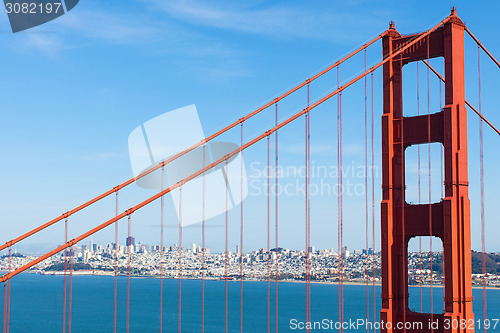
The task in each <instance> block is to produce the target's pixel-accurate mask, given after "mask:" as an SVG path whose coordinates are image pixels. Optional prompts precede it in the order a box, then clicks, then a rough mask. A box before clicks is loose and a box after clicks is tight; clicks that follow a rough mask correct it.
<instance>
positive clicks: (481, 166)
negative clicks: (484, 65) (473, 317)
mask: <svg viewBox="0 0 500 333" xmlns="http://www.w3.org/2000/svg"><path fill="white" fill-rule="evenodd" d="M477 71H478V99H479V101H478V103H479V104H478V107H479V113H481V48H480V47H479V46H478V47H477ZM483 160H484V155H483V119H481V118H479V177H480V184H481V251H482V264H483V265H482V273H483V281H482V282H483V330H484V332H485V333H486V331H487V329H486V325H485V322H486V319H487V318H488V317H487V315H486V310H487V308H486V244H485V243H486V239H485V238H486V234H485V223H484V161H483Z"/></svg>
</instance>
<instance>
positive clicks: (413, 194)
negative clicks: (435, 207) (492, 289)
mask: <svg viewBox="0 0 500 333" xmlns="http://www.w3.org/2000/svg"><path fill="white" fill-rule="evenodd" d="M429 150H430V155H429ZM419 155H420V164H419ZM443 155H444V152H443V145H442V144H441V143H431V144H430V149H429V144H427V143H426V144H421V145H414V146H410V147H408V148H406V151H405V184H406V191H405V198H406V202H407V203H410V204H428V203H435V202H439V201H441V199H442V198H443V193H444V180H443V177H444V160H443ZM429 156H430V165H429ZM429 170H430V173H429ZM429 189H430V191H429Z"/></svg>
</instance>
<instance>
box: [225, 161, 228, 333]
mask: <svg viewBox="0 0 500 333" xmlns="http://www.w3.org/2000/svg"><path fill="white" fill-rule="evenodd" d="M225 169H226V181H228V180H229V176H228V162H227V160H226V165H225ZM228 232H229V186H228V184H227V183H226V232H225V251H224V290H225V299H224V304H225V316H224V318H225V332H226V333H227V332H228V297H229V294H228V284H227V281H228V269H229V267H228V265H229V248H228V246H229V244H228V243H229V241H228Z"/></svg>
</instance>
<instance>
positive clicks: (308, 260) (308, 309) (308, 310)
mask: <svg viewBox="0 0 500 333" xmlns="http://www.w3.org/2000/svg"><path fill="white" fill-rule="evenodd" d="M309 106H310V84H309V83H308V84H307V107H309ZM309 117H310V114H309V111H307V112H306V113H305V125H306V128H305V133H306V137H305V146H306V147H305V150H306V154H305V155H306V156H305V164H306V180H305V183H306V188H305V190H306V204H305V206H306V321H308V322H310V321H311V276H310V275H311V225H310V212H309V210H310V203H309V202H310V201H309V182H310V166H309V163H310V153H309V150H310V134H309V131H310V124H309ZM306 331H307V332H310V330H309V329H307V330H306Z"/></svg>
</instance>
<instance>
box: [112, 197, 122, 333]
mask: <svg viewBox="0 0 500 333" xmlns="http://www.w3.org/2000/svg"><path fill="white" fill-rule="evenodd" d="M119 193H120V192H118V191H117V192H116V196H115V216H118V203H119V200H118V199H119ZM117 312H118V220H117V221H116V222H115V281H114V306H113V333H116V319H117Z"/></svg>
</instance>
